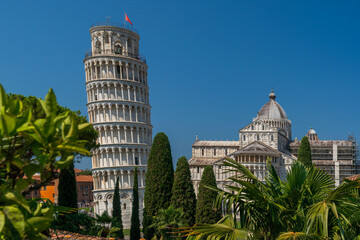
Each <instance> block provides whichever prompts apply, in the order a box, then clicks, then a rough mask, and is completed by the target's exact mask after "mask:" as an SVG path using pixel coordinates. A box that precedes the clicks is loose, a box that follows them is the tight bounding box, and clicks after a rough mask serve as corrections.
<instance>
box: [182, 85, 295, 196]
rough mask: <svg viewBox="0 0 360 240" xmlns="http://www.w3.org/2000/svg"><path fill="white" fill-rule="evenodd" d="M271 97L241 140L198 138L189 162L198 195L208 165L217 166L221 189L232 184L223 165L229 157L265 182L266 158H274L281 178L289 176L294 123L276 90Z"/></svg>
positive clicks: (241, 131) (215, 171)
mask: <svg viewBox="0 0 360 240" xmlns="http://www.w3.org/2000/svg"><path fill="white" fill-rule="evenodd" d="M269 98H270V100H269V101H268V102H267V103H266V104H265V105H264V106H263V107H262V108H261V109H260V111H259V112H258V114H257V116H256V117H255V118H254V119H253V121H252V122H251V123H250V124H248V125H247V126H245V127H243V128H242V129H240V130H239V140H238V141H200V140H198V139H196V141H195V143H194V144H193V146H192V158H191V159H190V160H189V165H190V171H191V177H192V181H193V184H194V189H195V192H196V194H197V193H198V189H199V183H200V180H201V176H202V173H203V170H204V168H205V166H208V165H210V166H213V169H214V173H215V177H216V181H217V185H218V187H219V188H221V189H224V186H225V185H228V184H230V183H231V182H230V181H229V180H228V178H229V177H231V176H230V173H226V174H225V173H224V170H226V169H225V167H224V166H223V164H222V162H223V161H224V159H225V158H231V159H233V160H235V161H237V162H239V163H241V164H243V165H244V166H246V167H247V168H248V169H249V170H251V171H252V172H253V173H254V174H255V176H256V177H258V178H259V179H260V180H262V181H264V180H265V177H266V159H267V158H271V160H272V163H273V165H274V167H275V169H276V171H277V173H278V174H279V176H280V178H282V179H283V178H284V177H285V174H286V169H287V168H289V166H290V165H291V164H292V163H293V161H295V160H296V157H295V156H294V155H292V154H291V151H290V142H291V121H290V120H289V119H288V118H287V115H286V113H285V111H284V109H283V108H282V107H281V106H280V105H279V104H278V103H277V102H276V101H275V99H276V96H275V93H274V92H273V91H272V92H271V93H270V95H269Z"/></svg>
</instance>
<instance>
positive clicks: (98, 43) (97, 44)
mask: <svg viewBox="0 0 360 240" xmlns="http://www.w3.org/2000/svg"><path fill="white" fill-rule="evenodd" d="M95 53H101V42H100V41H97V42H96V44H95Z"/></svg>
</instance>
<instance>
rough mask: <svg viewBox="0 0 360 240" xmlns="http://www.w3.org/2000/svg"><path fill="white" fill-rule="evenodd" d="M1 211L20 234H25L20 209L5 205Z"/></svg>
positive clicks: (23, 219)
mask: <svg viewBox="0 0 360 240" xmlns="http://www.w3.org/2000/svg"><path fill="white" fill-rule="evenodd" d="M3 212H4V214H5V216H6V218H7V219H8V220H9V222H10V223H11V224H12V225H13V227H14V228H15V229H16V230H17V231H18V232H19V234H20V235H21V236H24V234H25V218H24V215H23V214H22V212H21V211H20V209H18V208H17V207H15V206H5V207H4V209H3Z"/></svg>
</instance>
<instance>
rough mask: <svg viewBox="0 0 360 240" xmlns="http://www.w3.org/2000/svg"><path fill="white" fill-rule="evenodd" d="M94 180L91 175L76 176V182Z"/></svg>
mask: <svg viewBox="0 0 360 240" xmlns="http://www.w3.org/2000/svg"><path fill="white" fill-rule="evenodd" d="M92 181H93V178H92V176H91V175H79V176H76V182H92Z"/></svg>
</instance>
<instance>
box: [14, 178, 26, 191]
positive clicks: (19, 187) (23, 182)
mask: <svg viewBox="0 0 360 240" xmlns="http://www.w3.org/2000/svg"><path fill="white" fill-rule="evenodd" d="M28 186H29V179H23V178H22V179H18V180H16V184H15V190H16V191H18V192H21V191H22V190H24V189H25V188H27V187H28Z"/></svg>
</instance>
